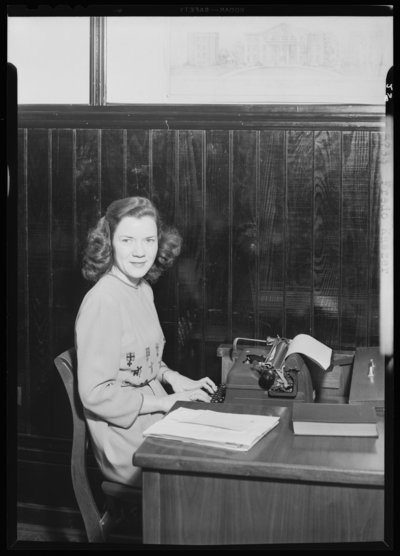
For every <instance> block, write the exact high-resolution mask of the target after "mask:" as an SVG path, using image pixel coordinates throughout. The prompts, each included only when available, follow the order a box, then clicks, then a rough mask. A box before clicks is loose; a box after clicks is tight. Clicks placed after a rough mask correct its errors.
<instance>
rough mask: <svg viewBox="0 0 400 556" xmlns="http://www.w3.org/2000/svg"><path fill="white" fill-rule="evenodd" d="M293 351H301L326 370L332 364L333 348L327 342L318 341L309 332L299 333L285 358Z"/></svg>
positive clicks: (291, 343)
mask: <svg viewBox="0 0 400 556" xmlns="http://www.w3.org/2000/svg"><path fill="white" fill-rule="evenodd" d="M292 353H300V354H302V355H305V356H306V357H309V358H310V359H311V360H312V361H314V362H315V363H317V364H318V365H319V366H320V367H322V368H323V369H324V371H326V370H327V369H328V367H329V366H330V364H331V358H332V350H331V348H329V347H328V346H326V345H325V344H322V343H321V342H318V340H316V339H315V338H312V337H311V336H308V335H307V334H298V336H296V337H295V338H293V340H292V341H291V342H290V345H289V348H288V350H287V352H286V355H285V359H287V358H288V357H289V355H291V354H292Z"/></svg>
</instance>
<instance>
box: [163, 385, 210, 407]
mask: <svg viewBox="0 0 400 556" xmlns="http://www.w3.org/2000/svg"><path fill="white" fill-rule="evenodd" d="M160 399H161V400H162V403H163V404H164V411H165V412H167V411H169V410H170V409H171V407H172V406H173V405H174V404H175V402H207V403H209V402H210V400H211V396H209V395H208V394H207V392H204V390H202V389H201V388H196V390H188V391H187V392H179V393H178V394H170V395H169V396H163V397H162V398H160Z"/></svg>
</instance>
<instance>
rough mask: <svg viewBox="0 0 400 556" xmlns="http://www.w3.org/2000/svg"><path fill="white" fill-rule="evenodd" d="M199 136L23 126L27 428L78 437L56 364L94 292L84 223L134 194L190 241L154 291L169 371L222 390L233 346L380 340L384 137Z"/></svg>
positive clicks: (347, 344) (310, 133)
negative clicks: (222, 352) (84, 254)
mask: <svg viewBox="0 0 400 556" xmlns="http://www.w3.org/2000/svg"><path fill="white" fill-rule="evenodd" d="M193 127H194V128H193V129H169V130H168V129H145V128H144V126H141V127H140V128H137V129H135V128H132V127H128V128H124V127H123V126H121V128H116V127H115V126H114V127H113V128H110V129H107V127H105V126H103V127H101V128H100V127H99V128H98V129H94V128H91V129H82V128H79V126H76V128H72V129H71V128H68V127H65V128H63V127H62V126H60V127H58V128H56V129H55V128H51V127H49V126H48V125H46V126H45V127H42V128H41V127H40V126H38V127H32V126H29V127H28V126H27V127H21V128H20V129H19V147H18V148H19V277H18V288H19V315H18V318H19V349H18V353H19V361H18V375H19V378H18V382H19V386H21V387H22V404H21V407H20V411H19V431H20V432H21V433H25V434H30V435H38V436H45V437H46V436H47V437H55V438H71V432H72V421H71V420H70V418H69V411H70V410H69V407H68V401H67V397H66V395H65V392H64V390H63V388H64V387H63V385H62V383H61V380H60V379H59V377H58V376H57V371H56V369H55V367H54V364H53V359H54V357H55V356H56V355H58V354H59V353H61V352H62V351H64V350H66V349H67V348H69V347H71V346H72V345H73V342H74V321H75V317H76V314H77V311H78V308H79V305H80V303H81V301H82V298H83V296H84V295H85V293H86V291H87V290H88V288H89V287H90V284H87V283H85V281H84V280H83V278H82V277H81V274H80V259H81V251H82V247H83V243H84V240H85V236H86V233H87V231H88V228H89V227H90V226H91V225H93V224H94V222H95V221H96V220H97V219H98V218H99V217H100V216H101V215H103V214H104V211H105V210H106V208H107V206H108V205H109V204H110V203H111V202H112V201H113V200H115V199H117V198H121V197H125V196H131V195H143V196H147V197H150V198H151V199H153V200H154V202H155V203H156V205H157V206H158V207H159V209H160V210H161V212H162V213H163V214H164V216H165V220H166V221H167V222H168V223H171V224H175V225H176V226H177V227H178V228H179V229H180V231H181V232H182V234H183V237H184V244H183V251H182V254H181V256H180V258H179V261H178V262H177V264H176V265H175V267H174V268H173V269H172V270H171V271H170V272H169V273H168V274H166V275H165V276H163V277H162V278H161V279H160V280H159V282H158V283H157V284H156V285H155V286H154V292H155V301H156V306H157V309H158V313H159V316H160V321H161V324H162V327H163V329H164V333H165V336H166V339H167V345H166V351H165V361H166V362H167V363H168V364H169V366H170V367H171V368H175V369H177V370H179V371H180V372H182V373H186V374H187V375H189V376H191V377H192V378H200V377H202V376H205V375H208V376H210V377H212V378H213V379H214V380H215V381H217V382H218V380H219V376H220V375H219V373H220V359H219V358H217V357H216V350H217V346H218V345H219V344H220V343H226V342H232V340H233V339H234V338H235V337H237V336H244V337H249V338H265V337H266V336H267V335H273V336H275V335H277V334H279V335H280V336H284V337H288V338H293V337H294V336H295V335H296V334H299V333H306V334H311V335H313V336H314V337H315V338H317V339H318V340H320V341H322V342H324V343H326V344H327V345H329V346H330V347H332V348H342V349H354V348H355V347H356V346H368V345H371V346H375V345H379V322H378V316H379V228H378V226H379V218H378V217H379V186H380V182H379V160H380V149H381V143H382V141H383V136H384V134H383V132H381V131H379V130H378V131H376V130H375V131H371V130H370V129H368V128H364V129H362V128H361V129H336V130H335V129H331V126H327V129H325V130H324V129H323V128H322V126H320V128H319V129H315V127H316V126H314V128H313V129H307V125H303V128H304V129H297V128H285V126H284V125H281V126H280V127H279V128H278V129H275V128H273V126H271V127H272V129H267V128H262V129H256V128H254V129H229V128H224V129H215V130H213V129H196V128H195V126H193ZM216 127H218V126H216ZM236 127H237V126H236Z"/></svg>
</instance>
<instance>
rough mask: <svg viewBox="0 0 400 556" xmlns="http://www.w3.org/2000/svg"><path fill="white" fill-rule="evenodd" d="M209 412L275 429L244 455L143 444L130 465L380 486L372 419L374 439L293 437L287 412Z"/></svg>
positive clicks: (248, 408)
mask: <svg viewBox="0 0 400 556" xmlns="http://www.w3.org/2000/svg"><path fill="white" fill-rule="evenodd" d="M178 407H187V408H191V409H204V403H201V402H177V403H176V404H175V405H174V409H175V408H178ZM209 408H210V410H211V411H217V412H222V413H236V414H241V413H243V414H245V415H246V414H248V415H273V416H278V417H279V424H278V425H277V426H276V427H275V428H274V429H273V430H271V431H270V432H269V433H268V434H267V435H266V436H264V437H263V438H262V439H261V440H260V441H259V442H257V444H255V445H254V446H253V448H252V449H251V450H249V451H248V452H232V450H223V449H221V448H210V447H205V446H197V445H191V444H186V443H184V442H179V441H172V440H163V439H160V438H157V439H156V438H146V440H145V441H144V443H143V444H142V445H141V446H140V447H139V448H138V450H137V451H136V453H135V455H134V464H135V465H138V466H139V467H143V468H146V469H155V470H158V471H159V470H164V471H167V470H168V471H176V472H179V473H181V472H191V473H206V474H212V473H214V474H224V475H229V476H234V475H235V476H241V477H254V478H263V479H282V480H291V481H292V480H293V481H311V482H321V481H324V482H328V483H340V484H350V485H356V484H358V485H364V486H365V485H369V486H372V485H375V486H383V484H384V447H385V430H384V417H383V416H381V415H380V416H378V417H377V429H378V434H379V438H367V437H364V438H357V437H318V436H312V437H311V436H308V437H305V436H296V435H294V434H293V425H292V409H291V408H289V407H278V406H266V405H264V406H262V405H246V404H243V405H236V404H229V403H224V404H210V406H209Z"/></svg>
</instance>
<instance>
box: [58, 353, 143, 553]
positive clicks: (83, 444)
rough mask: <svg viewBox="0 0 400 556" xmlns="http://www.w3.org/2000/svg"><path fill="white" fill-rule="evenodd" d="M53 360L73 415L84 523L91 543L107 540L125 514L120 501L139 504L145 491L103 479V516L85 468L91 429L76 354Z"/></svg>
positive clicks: (74, 463)
mask: <svg viewBox="0 0 400 556" xmlns="http://www.w3.org/2000/svg"><path fill="white" fill-rule="evenodd" d="M54 363H55V365H56V367H57V370H58V372H59V373H60V375H61V378H62V380H63V382H64V385H65V388H66V390H67V393H68V397H69V401H70V404H71V409H72V417H73V442H72V456H71V474H72V484H73V487H74V492H75V496H76V499H77V502H78V505H79V509H80V511H81V514H82V517H83V521H84V523H85V528H86V534H87V536H88V540H89V542H106V540H107V537H108V535H109V533H110V532H111V530H112V529H113V527H114V526H115V525H116V524H117V523H119V522H120V521H121V520H122V519H123V517H124V514H123V512H122V513H119V512H120V508H119V504H118V501H124V503H131V504H136V505H138V504H140V503H141V494H142V491H141V489H139V488H133V487H129V486H126V485H122V484H118V483H113V482H110V481H104V482H103V483H102V485H101V488H102V490H103V492H104V494H105V495H106V498H107V510H106V512H105V513H104V514H103V515H101V514H100V512H99V510H98V508H97V505H96V502H95V501H94V498H93V495H92V491H91V488H90V484H89V480H88V476H87V471H86V451H87V447H88V441H89V432H88V428H87V425H86V421H85V418H84V415H83V406H82V402H81V400H80V397H79V394H78V387H77V357H76V350H75V348H72V349H69V350H68V351H65V352H64V353H62V354H61V355H59V356H58V357H56V358H55V360H54Z"/></svg>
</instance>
